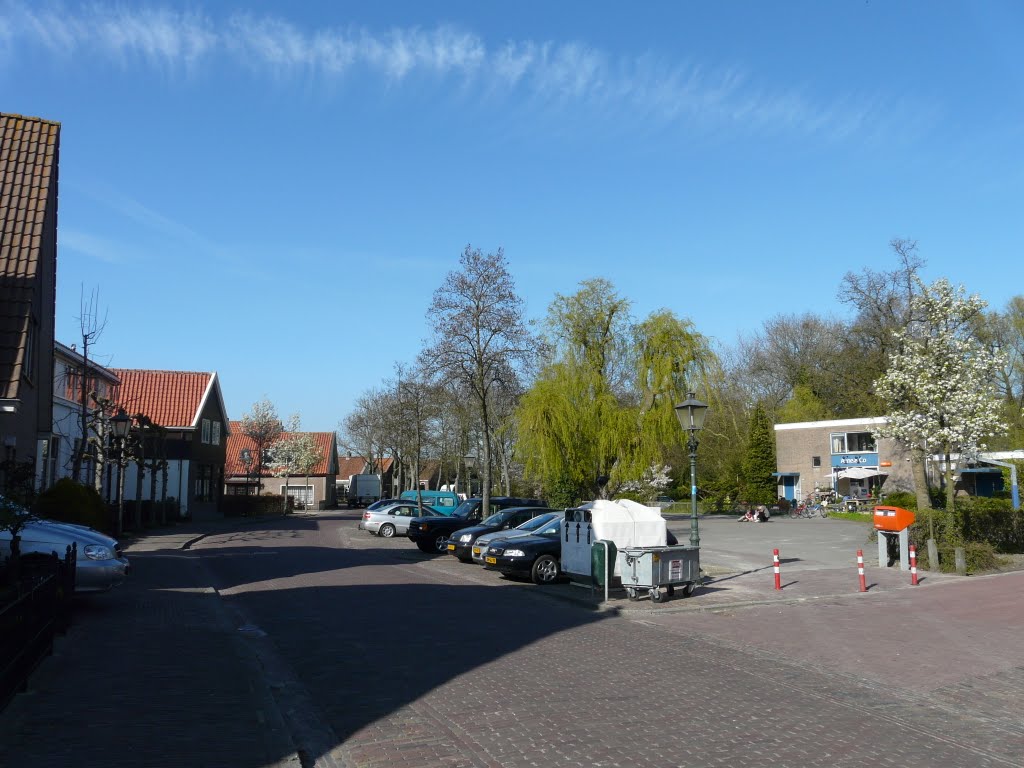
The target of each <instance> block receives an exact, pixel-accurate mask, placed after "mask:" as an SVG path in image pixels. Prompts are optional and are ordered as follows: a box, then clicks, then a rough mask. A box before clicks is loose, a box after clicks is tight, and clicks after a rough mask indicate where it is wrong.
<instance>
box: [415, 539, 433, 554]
mask: <svg viewBox="0 0 1024 768" xmlns="http://www.w3.org/2000/svg"><path fill="white" fill-rule="evenodd" d="M416 546H417V547H419V550H420V552H426V553H427V554H428V555H432V554H433V553H434V551H435V550H434V542H432V541H417V542H416Z"/></svg>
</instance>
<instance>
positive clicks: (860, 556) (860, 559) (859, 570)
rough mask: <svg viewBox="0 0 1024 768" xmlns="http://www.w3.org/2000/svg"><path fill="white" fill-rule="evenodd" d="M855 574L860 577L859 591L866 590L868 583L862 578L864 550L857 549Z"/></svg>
mask: <svg viewBox="0 0 1024 768" xmlns="http://www.w3.org/2000/svg"><path fill="white" fill-rule="evenodd" d="M857 576H858V578H860V591H861V592H867V591H868V584H867V582H866V581H865V580H864V550H862V549H858V550H857Z"/></svg>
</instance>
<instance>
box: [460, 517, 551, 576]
mask: <svg viewBox="0 0 1024 768" xmlns="http://www.w3.org/2000/svg"><path fill="white" fill-rule="evenodd" d="M553 511H554V510H551V509H548V508H547V507H508V508H507V509H502V510H499V511H497V512H495V513H494V514H493V515H488V516H487V517H486V518H485V519H483V520H481V521H480V522H479V523H478V524H477V525H471V526H470V527H469V528H463V529H462V530H459V531H456V532H455V533H454V534H452V535H451V536H449V537H448V554H449V555H454V556H455V557H457V558H458V559H459V561H460V562H463V563H471V562H473V542H475V541H476V540H477V538H478V537H479V536H482V535H483V534H485V533H494V532H495V531H509V530H511V529H513V528H516V527H517V526H520V525H522V524H523V523H525V522H527V521H528V520H531V519H532V518H535V517H537V515H541V514H544V513H545V512H553Z"/></svg>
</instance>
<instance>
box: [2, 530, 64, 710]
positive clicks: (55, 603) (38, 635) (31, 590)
mask: <svg viewBox="0 0 1024 768" xmlns="http://www.w3.org/2000/svg"><path fill="white" fill-rule="evenodd" d="M76 559H77V549H76V547H75V546H69V547H68V548H67V550H66V552H65V555H64V557H63V558H61V557H59V556H58V555H57V553H56V552H53V553H52V554H51V555H36V554H30V555H20V556H14V557H11V558H9V559H8V560H7V561H6V562H5V563H4V564H3V565H2V566H0V710H3V709H4V707H6V706H7V704H8V703H10V701H11V699H12V698H13V697H14V695H15V694H16V693H18V692H19V691H24V690H26V688H27V686H28V679H29V676H30V675H31V674H32V672H33V671H34V670H35V669H36V667H38V666H39V663H40V662H41V661H42V660H43V659H44V658H45V657H47V656H49V655H50V654H51V653H53V639H54V636H55V635H56V634H58V633H60V634H63V633H64V632H66V631H67V629H68V627H69V626H70V625H71V613H72V598H73V596H74V593H75V563H76Z"/></svg>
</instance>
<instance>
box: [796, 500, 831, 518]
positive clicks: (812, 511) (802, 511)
mask: <svg viewBox="0 0 1024 768" xmlns="http://www.w3.org/2000/svg"><path fill="white" fill-rule="evenodd" d="M789 516H790V517H793V518H796V517H804V518H810V517H828V507H826V506H825V505H824V504H822V503H821V502H818V501H810V500H807V501H804V502H802V503H800V504H797V505H796V506H795V507H793V508H792V509H791V510H789Z"/></svg>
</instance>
